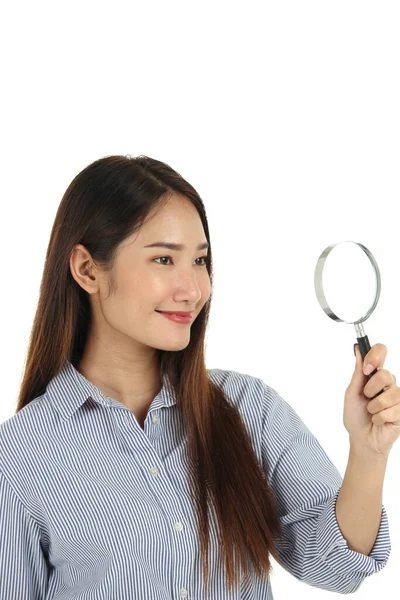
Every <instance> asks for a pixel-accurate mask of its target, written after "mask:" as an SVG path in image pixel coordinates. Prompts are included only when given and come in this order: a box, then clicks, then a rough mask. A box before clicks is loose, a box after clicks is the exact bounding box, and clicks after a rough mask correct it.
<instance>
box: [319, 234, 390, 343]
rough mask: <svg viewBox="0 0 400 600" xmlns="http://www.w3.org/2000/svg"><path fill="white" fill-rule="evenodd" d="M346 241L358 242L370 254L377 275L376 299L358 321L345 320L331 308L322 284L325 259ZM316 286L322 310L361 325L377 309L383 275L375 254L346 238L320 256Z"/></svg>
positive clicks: (335, 318)
mask: <svg viewBox="0 0 400 600" xmlns="http://www.w3.org/2000/svg"><path fill="white" fill-rule="evenodd" d="M344 243H351V244H357V246H359V247H360V248H361V249H362V250H363V251H364V252H365V254H366V255H367V256H368V258H369V260H370V262H371V264H372V266H373V268H374V272H375V277H376V293H375V299H374V301H373V303H372V305H371V306H370V308H369V309H368V311H367V313H366V314H365V315H364V316H363V317H361V318H360V319H358V320H357V321H344V320H343V319H341V318H340V317H338V316H337V315H336V314H335V313H334V312H333V310H332V309H331V308H330V306H329V304H328V301H327V299H326V297H325V294H324V290H323V286H322V273H323V270H324V265H325V261H326V259H327V257H328V256H329V254H330V252H331V251H332V250H333V248H335V247H336V246H338V245H339V244H344ZM314 286H315V293H316V295H317V298H318V302H319V304H320V306H321V308H322V310H323V311H324V312H325V313H326V314H327V315H328V317H330V318H331V319H333V320H334V321H340V322H341V323H348V324H354V325H359V324H360V323H363V322H364V321H365V320H366V319H368V317H369V316H370V315H371V313H372V312H373V310H374V309H375V307H376V305H377V304H378V300H379V296H380V294H381V275H380V272H379V267H378V265H377V262H376V260H375V258H374V257H373V255H372V254H371V252H370V251H369V250H368V248H366V247H365V246H364V245H363V244H361V243H360V242H354V241H352V240H344V241H342V242H337V243H336V244H331V245H330V246H328V247H327V248H325V250H324V251H323V252H322V254H321V255H320V257H319V258H318V261H317V265H316V267H315V273H314ZM356 329H357V328H356ZM361 332H362V326H361V330H360V333H361Z"/></svg>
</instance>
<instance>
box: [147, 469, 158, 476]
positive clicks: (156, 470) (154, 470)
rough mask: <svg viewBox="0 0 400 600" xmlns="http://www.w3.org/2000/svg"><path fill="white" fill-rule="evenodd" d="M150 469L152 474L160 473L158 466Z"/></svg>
mask: <svg viewBox="0 0 400 600" xmlns="http://www.w3.org/2000/svg"><path fill="white" fill-rule="evenodd" d="M149 471H150V473H151V475H153V477H156V476H157V475H158V473H159V470H158V469H157V467H151V468H150V469H149Z"/></svg>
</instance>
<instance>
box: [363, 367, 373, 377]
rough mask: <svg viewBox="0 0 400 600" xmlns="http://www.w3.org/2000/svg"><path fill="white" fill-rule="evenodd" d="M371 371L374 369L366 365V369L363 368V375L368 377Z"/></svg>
mask: <svg viewBox="0 0 400 600" xmlns="http://www.w3.org/2000/svg"><path fill="white" fill-rule="evenodd" d="M373 370H374V367H373V366H372V365H367V366H366V367H364V375H369V374H370V373H372V371H373Z"/></svg>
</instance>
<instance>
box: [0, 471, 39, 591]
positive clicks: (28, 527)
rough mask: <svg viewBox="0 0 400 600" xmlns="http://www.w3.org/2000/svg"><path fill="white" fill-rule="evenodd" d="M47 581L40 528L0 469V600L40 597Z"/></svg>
mask: <svg viewBox="0 0 400 600" xmlns="http://www.w3.org/2000/svg"><path fill="white" fill-rule="evenodd" d="M47 581H48V563H47V562H46V558H45V555H44V553H43V551H42V548H41V546H40V530H39V528H38V526H37V524H36V523H35V521H34V520H33V519H32V517H31V516H30V515H29V513H28V512H27V510H26V509H25V507H24V506H23V504H22V503H21V501H20V500H19V498H18V497H17V496H16V494H15V493H14V491H13V489H12V488H11V486H10V485H9V483H8V481H7V480H6V478H5V476H4V475H3V473H2V472H1V471H0V600H44V598H45V597H46V590H47Z"/></svg>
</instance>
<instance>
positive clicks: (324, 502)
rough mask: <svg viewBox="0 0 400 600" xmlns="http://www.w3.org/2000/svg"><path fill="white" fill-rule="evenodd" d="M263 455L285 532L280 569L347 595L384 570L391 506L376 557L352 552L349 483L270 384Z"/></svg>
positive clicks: (383, 518) (266, 389)
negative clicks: (343, 504) (344, 527)
mask: <svg viewBox="0 0 400 600" xmlns="http://www.w3.org/2000/svg"><path fill="white" fill-rule="evenodd" d="M261 453H262V462H263V468H264V470H265V472H266V473H267V474H268V477H269V482H270V485H271V486H272V488H273V490H274V492H275V494H276V497H277V501H278V505H279V513H280V520H281V524H282V527H283V532H284V539H283V541H280V542H278V552H279V555H280V559H281V561H280V564H281V565H282V566H283V567H284V568H285V569H286V570H287V571H288V572H289V573H291V574H292V575H293V576H294V577H295V578H296V579H299V580H300V581H304V582H305V583H308V584H309V585H312V586H315V587H318V588H321V589H325V590H329V591H333V592H338V593H342V594H346V593H352V592H355V591H356V590H357V589H358V588H359V587H360V586H361V584H362V582H363V581H364V579H365V578H366V577H368V576H369V575H372V574H373V573H377V572H378V571H380V570H381V569H383V567H384V566H385V565H386V563H387V561H388V558H389V555H390V551H391V545H390V536H389V524H388V517H387V513H386V510H385V507H384V506H383V505H382V514H381V522H380V527H379V531H378V535H377V537H376V540H375V544H374V547H373V548H372V550H371V552H370V554H369V555H368V556H366V555H365V554H361V553H359V552H355V551H353V550H350V548H349V547H348V544H347V542H346V540H345V538H344V537H343V535H342V533H341V530H340V528H339V524H338V522H337V518H336V511H335V508H336V499H337V497H338V495H339V492H340V488H341V485H342V482H343V478H342V477H341V475H340V473H339V471H338V470H337V468H336V467H335V465H334V464H333V463H332V461H331V460H330V459H329V457H328V456H327V454H326V452H325V451H324V449H323V448H322V446H321V445H320V443H319V442H318V440H317V439H316V437H315V436H314V435H313V434H312V433H311V431H310V430H309V429H308V428H307V426H306V425H305V424H304V423H303V421H302V420H301V419H300V417H299V416H298V415H297V413H296V412H295V411H294V409H293V408H292V407H291V406H290V405H289V404H288V403H287V402H286V401H285V400H284V399H283V398H281V397H280V396H279V394H278V393H277V392H276V390H274V389H273V388H270V387H269V386H266V385H265V384H264V397H263V429H262V449H261Z"/></svg>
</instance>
